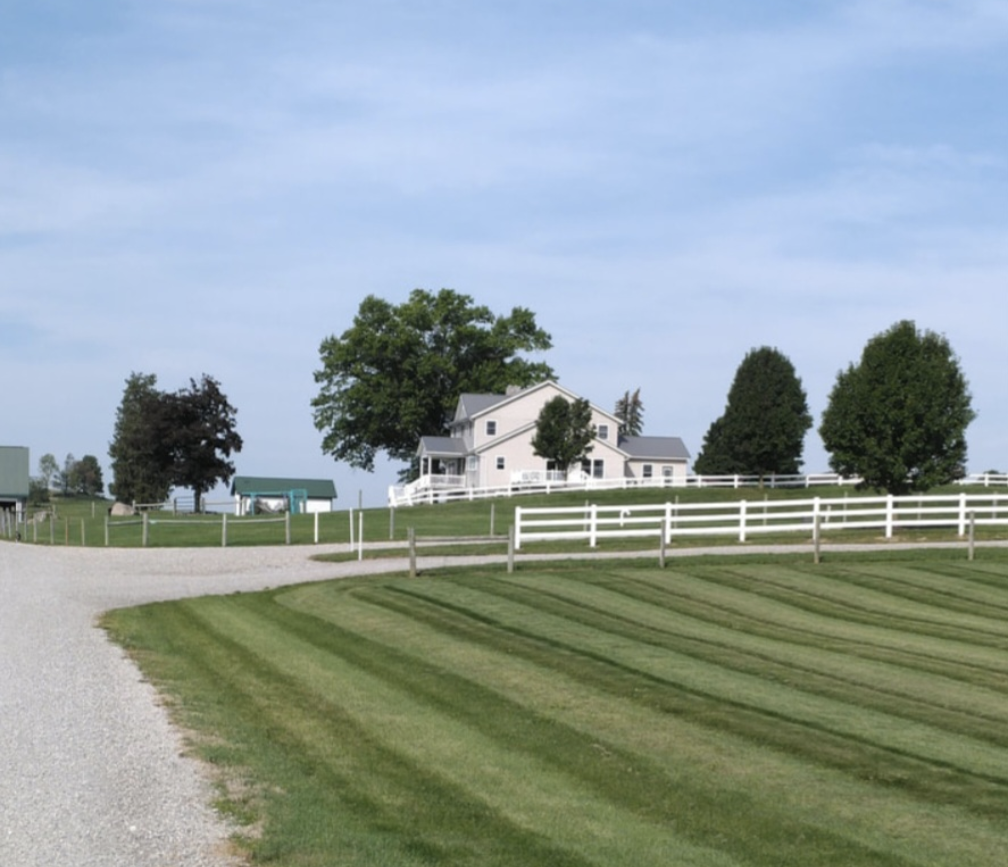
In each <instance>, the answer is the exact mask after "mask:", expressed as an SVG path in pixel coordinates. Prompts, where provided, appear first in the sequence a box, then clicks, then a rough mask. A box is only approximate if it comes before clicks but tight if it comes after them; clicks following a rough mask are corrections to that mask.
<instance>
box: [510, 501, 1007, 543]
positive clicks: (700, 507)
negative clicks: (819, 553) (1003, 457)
mask: <svg viewBox="0 0 1008 867" xmlns="http://www.w3.org/2000/svg"><path fill="white" fill-rule="evenodd" d="M971 522H972V523H973V525H974V526H977V527H981V526H1005V527H1008V494H965V493H963V494H952V495H933V496H932V495H927V496H924V495H915V496H907V497H894V496H891V495H888V496H880V497H831V498H824V497H814V498H812V499H808V500H769V499H767V500H752V501H746V500H741V501H736V502H731V503H682V504H680V503H663V504H648V505H640V506H599V505H597V504H588V505H585V506H573V507H566V508H549V507H542V508H526V507H522V506H518V507H516V508H515V522H514V527H515V548H516V550H520V549H521V546H522V545H523V544H526V543H529V542H546V541H584V540H587V541H588V543H589V545H590V547H592V548H594V547H596V546H597V545H598V543H599V541H600V540H603V539H632V538H647V537H652V538H655V539H658V538H660V537H661V535H662V533H664V535H665V539H666V541H667V542H672V541H673V540H674V539H675V538H676V537H677V536H679V537H682V536H730V537H734V538H735V539H737V540H738V541H739V542H745V541H747V540H748V539H749V537H750V536H754V535H759V534H764V533H794V532H803V533H809V534H811V533H813V532H814V531H815V528H816V527H818V528H819V530H821V531H824V530H838V529H846V530H880V531H884V533H885V537H886V538H887V539H891V538H892V536H893V532H894V531H895V530H896V529H897V528H900V529H908V528H952V529H955V530H956V532H957V533H958V534H959V535H960V536H965V535H966V531H967V528H968V527H969V526H970V523H971Z"/></svg>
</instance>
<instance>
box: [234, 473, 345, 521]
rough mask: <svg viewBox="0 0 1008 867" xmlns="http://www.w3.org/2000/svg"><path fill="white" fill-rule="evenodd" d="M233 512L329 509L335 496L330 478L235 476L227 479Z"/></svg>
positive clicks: (295, 511)
mask: <svg viewBox="0 0 1008 867" xmlns="http://www.w3.org/2000/svg"><path fill="white" fill-rule="evenodd" d="M231 495H232V496H233V497H234V498H235V514H236V515H255V514H261V513H264V512H265V513H276V512H291V513H292V514H295V515H299V514H305V513H314V512H331V511H332V510H333V501H334V500H335V499H336V485H335V484H334V483H333V481H332V479H287V478H272V477H266V476H235V477H234V480H233V481H232V482H231Z"/></svg>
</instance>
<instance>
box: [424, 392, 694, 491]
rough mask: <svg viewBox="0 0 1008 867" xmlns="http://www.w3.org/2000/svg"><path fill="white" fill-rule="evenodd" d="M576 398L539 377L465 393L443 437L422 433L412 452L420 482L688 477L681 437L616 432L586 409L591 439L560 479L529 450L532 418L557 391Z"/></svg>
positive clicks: (600, 414) (615, 423)
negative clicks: (498, 389)
mask: <svg viewBox="0 0 1008 867" xmlns="http://www.w3.org/2000/svg"><path fill="white" fill-rule="evenodd" d="M558 395H559V396H561V397H564V398H566V399H567V400H569V401H574V400H577V399H578V396H577V395H576V394H574V393H573V392H571V391H569V390H568V389H566V388H564V387H563V386H560V385H558V384H557V383H555V382H552V381H548V382H542V383H539V384H538V385H534V386H531V387H529V388H525V389H509V390H508V392H507V393H506V394H463V395H461V396H460V397H459V400H458V405H457V407H456V410H455V417H454V419H453V420H452V422H451V424H450V425H449V435H448V436H425V437H423V438H422V439H421V440H420V444H419V446H418V448H417V456H418V457H419V461H420V478H419V479H418V480H417V482H415V483H413V489H414V492H415V491H419V490H423V489H425V488H435V487H436V488H445V487H465V488H492V487H505V486H514V485H523V484H525V485H528V484H539V483H543V482H546V481H558V482H562V481H568V480H573V479H574V478H579V479H580V478H590V479H637V480H640V481H641V482H642V483H647V482H648V481H650V480H653V481H654V483H655V484H663V483H664V484H675V483H676V482H677V481H678V480H683V479H685V477H686V471H687V466H688V463H689V452H688V451H687V450H686V446H685V445H684V444H683V441H682V440H681V439H680V438H679V437H671V436H640V437H626V436H620V435H619V424H620V423H619V419H618V418H617V417H616V416H615V415H613V414H612V413H610V412H606V411H605V410H602V409H599V408H598V407H596V406H592V407H591V418H592V424H593V425H594V426H595V439H594V441H593V443H592V449H591V451H590V452H589V453H588V455H587V457H586V458H585V460H584V462H583V463H582V464H581V465H580V466H579V467H574V468H572V469H571V471H570V472H569V473H568V474H567V476H566V477H564V476H563V475H562V474H558V473H557V472H556V471H555V470H554V469H553V468H552V467H551V466H549V465H548V463H547V461H546V459H545V458H541V457H538V456H537V455H536V454H535V453H534V452H533V449H532V439H533V437H534V436H535V433H536V422H537V420H538V418H539V413H540V411H541V410H542V408H543V406H545V404H546V403H547V402H548V401H550V400H552V399H553V398H555V397H557V396H558Z"/></svg>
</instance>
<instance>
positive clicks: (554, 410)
mask: <svg viewBox="0 0 1008 867" xmlns="http://www.w3.org/2000/svg"><path fill="white" fill-rule="evenodd" d="M591 415H592V413H591V406H590V405H589V403H588V401H587V400H585V399H584V398H577V399H576V400H574V401H573V402H572V401H569V400H567V398H565V397H564V396H563V395H560V394H558V395H557V396H556V397H554V398H553V399H552V400H548V401H547V402H546V403H545V404H544V405H543V408H542V410H541V411H540V412H539V418H538V419H537V420H536V432H535V435H534V436H533V437H532V451H533V454H536V455H538V456H539V457H541V458H546V460H547V461H551V462H552V463H553V465H554V466H555V468H556V469H557V470H559V471H561V472H567V469H568V468H569V467H570V465H571V464H573V463H575V462H577V461H580V460H582V459H583V458H584V457H585V456H586V455H587V454H588V452H590V451H591V450H592V440H593V439H594V438H595V425H594V424H592V420H591Z"/></svg>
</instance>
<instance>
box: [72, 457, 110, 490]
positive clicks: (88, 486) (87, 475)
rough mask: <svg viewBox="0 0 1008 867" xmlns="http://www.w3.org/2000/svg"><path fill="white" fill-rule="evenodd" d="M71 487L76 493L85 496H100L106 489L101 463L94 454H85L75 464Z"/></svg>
mask: <svg viewBox="0 0 1008 867" xmlns="http://www.w3.org/2000/svg"><path fill="white" fill-rule="evenodd" d="M70 487H71V489H72V491H73V492H74V493H75V494H80V495H81V496H84V497H97V496H100V495H101V493H102V491H103V490H104V489H105V482H104V480H103V479H102V468H101V464H99V463H98V458H96V457H95V456H94V455H84V457H82V458H81V459H80V460H79V461H76V462H75V463H74V465H73V469H72V471H71V475H70Z"/></svg>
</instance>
